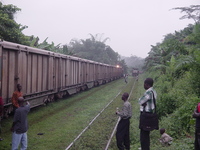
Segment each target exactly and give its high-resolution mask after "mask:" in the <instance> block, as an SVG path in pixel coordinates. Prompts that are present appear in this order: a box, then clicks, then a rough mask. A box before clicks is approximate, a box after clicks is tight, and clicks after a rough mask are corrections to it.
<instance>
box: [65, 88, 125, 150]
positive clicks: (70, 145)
mask: <svg viewBox="0 0 200 150" xmlns="http://www.w3.org/2000/svg"><path fill="white" fill-rule="evenodd" d="M121 92H122V90H121V91H119V93H118V94H117V95H116V96H115V97H114V98H113V99H112V100H111V101H110V102H109V103H108V104H107V105H106V106H105V107H104V108H103V109H102V110H101V111H100V112H99V113H98V114H97V115H96V116H95V117H94V118H93V119H92V121H91V122H90V123H89V124H88V126H87V127H85V128H84V129H83V130H82V132H81V133H80V134H79V135H78V136H77V137H76V138H75V139H74V140H73V141H72V142H71V143H70V144H69V146H68V147H67V148H66V149H65V150H69V149H70V148H71V147H72V145H73V144H74V143H75V142H76V141H77V140H78V139H79V138H80V136H81V135H82V134H83V133H84V132H85V131H86V130H87V129H88V128H89V127H90V125H91V124H92V123H93V122H94V121H95V120H96V119H97V118H98V117H99V116H100V114H101V113H102V112H103V111H104V110H105V109H106V108H107V107H108V106H109V105H110V104H111V103H112V102H113V101H114V100H115V99H116V97H118V96H119V95H120V93H121Z"/></svg>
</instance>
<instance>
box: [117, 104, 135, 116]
mask: <svg viewBox="0 0 200 150" xmlns="http://www.w3.org/2000/svg"><path fill="white" fill-rule="evenodd" d="M117 114H118V115H119V116H120V117H121V118H122V119H128V118H131V117H132V107H131V104H130V102H129V101H125V102H124V105H123V107H122V110H121V111H120V112H118V113H117Z"/></svg>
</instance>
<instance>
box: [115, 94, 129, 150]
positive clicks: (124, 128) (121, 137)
mask: <svg viewBox="0 0 200 150" xmlns="http://www.w3.org/2000/svg"><path fill="white" fill-rule="evenodd" d="M128 97H129V94H128V93H124V94H123V95H122V100H123V101H124V105H123V107H122V110H121V111H118V110H117V111H116V114H117V115H118V116H120V117H121V119H120V121H119V124H118V126H117V132H116V140H117V147H118V148H119V150H124V147H125V149H126V150H130V136H129V128H130V120H129V119H130V118H131V116H132V107H131V104H130V103H129V101H128Z"/></svg>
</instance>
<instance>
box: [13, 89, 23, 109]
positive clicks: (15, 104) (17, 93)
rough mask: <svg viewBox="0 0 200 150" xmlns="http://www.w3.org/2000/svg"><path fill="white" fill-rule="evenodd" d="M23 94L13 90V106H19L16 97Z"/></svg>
mask: <svg viewBox="0 0 200 150" xmlns="http://www.w3.org/2000/svg"><path fill="white" fill-rule="evenodd" d="M22 96H23V93H22V92H21V91H20V92H19V91H15V92H14V93H13V95H12V104H13V106H15V107H19V104H18V98H19V97H22Z"/></svg>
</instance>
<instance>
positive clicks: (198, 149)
mask: <svg viewBox="0 0 200 150" xmlns="http://www.w3.org/2000/svg"><path fill="white" fill-rule="evenodd" d="M198 107H200V106H198V105H197V108H196V109H195V110H194V113H193V118H196V126H195V142H194V147H195V150H200V112H199V110H198V109H200V108H198Z"/></svg>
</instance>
